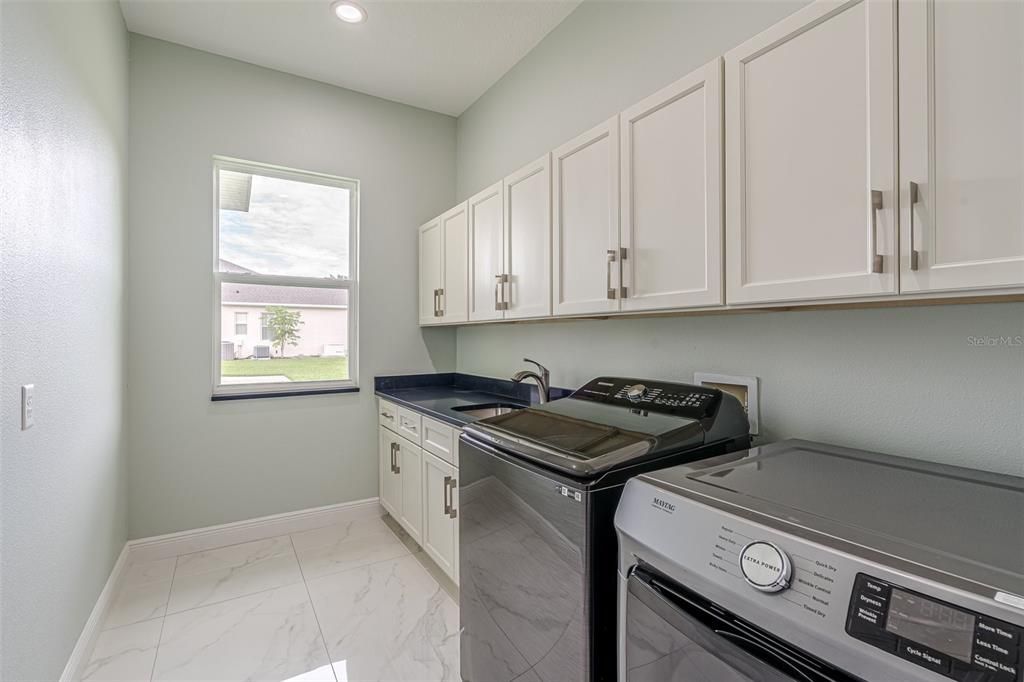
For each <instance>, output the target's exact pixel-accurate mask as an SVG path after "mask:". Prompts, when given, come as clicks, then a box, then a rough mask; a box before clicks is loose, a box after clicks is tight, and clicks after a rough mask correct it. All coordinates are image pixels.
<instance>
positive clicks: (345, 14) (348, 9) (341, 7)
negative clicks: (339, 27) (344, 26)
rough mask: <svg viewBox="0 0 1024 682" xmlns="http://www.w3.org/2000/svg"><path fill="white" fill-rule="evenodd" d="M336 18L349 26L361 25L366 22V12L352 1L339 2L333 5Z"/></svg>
mask: <svg viewBox="0 0 1024 682" xmlns="http://www.w3.org/2000/svg"><path fill="white" fill-rule="evenodd" d="M331 10H333V11H334V16H336V17H338V18H339V19H341V20H342V21H344V22H345V23H348V24H360V23H362V22H364V21H366V10H365V9H363V8H362V7H360V6H359V5H357V4H356V3H354V2H350V0H338V2H336V3H334V4H333V5H331Z"/></svg>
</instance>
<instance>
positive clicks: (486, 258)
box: [467, 182, 505, 322]
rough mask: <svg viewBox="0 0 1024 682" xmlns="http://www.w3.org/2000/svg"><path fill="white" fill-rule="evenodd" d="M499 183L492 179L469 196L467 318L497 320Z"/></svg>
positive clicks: (500, 236)
mask: <svg viewBox="0 0 1024 682" xmlns="http://www.w3.org/2000/svg"><path fill="white" fill-rule="evenodd" d="M501 188H502V183H500V182H496V183H494V184H493V185H491V186H490V187H488V188H487V189H485V190H483V191H482V192H480V193H478V194H477V195H475V196H473V197H472V198H470V200H469V201H468V202H467V205H468V213H469V319H470V320H471V321H474V322H478V321H483V320H500V319H501V318H502V317H503V316H504V313H503V306H502V305H501V298H500V297H501V293H502V281H501V280H502V275H503V274H504V273H505V261H504V255H505V254H504V248H503V246H504V237H503V234H504V229H505V213H504V202H503V200H502V192H501Z"/></svg>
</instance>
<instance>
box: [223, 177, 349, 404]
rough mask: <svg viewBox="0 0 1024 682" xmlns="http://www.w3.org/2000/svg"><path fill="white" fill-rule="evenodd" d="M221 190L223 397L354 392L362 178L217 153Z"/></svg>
mask: <svg viewBox="0 0 1024 682" xmlns="http://www.w3.org/2000/svg"><path fill="white" fill-rule="evenodd" d="M214 190H215V192H214V193H215V196H216V197H217V199H218V201H217V210H216V216H215V229H216V241H215V244H216V253H215V256H214V292H215V293H214V296H215V300H214V311H215V317H216V318H217V320H218V322H217V324H216V325H215V327H214V331H215V333H214V336H215V338H214V339H213V342H214V356H213V357H214V359H213V397H214V399H215V400H224V399H228V398H238V397H258V396H261V395H275V396H276V395H282V394H289V393H294V394H303V393H324V392H335V391H345V390H354V388H355V386H356V315H355V311H356V303H357V278H356V275H357V268H356V253H357V250H356V243H357V242H356V239H357V235H358V228H359V225H358V216H359V210H358V204H359V183H358V181H356V180H348V179H345V178H338V177H332V176H327V175H321V174H318V173H307V172H302V171H297V170H290V169H284V168H276V167H273V166H267V165H263V164H258V163H250V162H244V161H236V160H230V159H222V158H217V159H215V160H214ZM250 314H251V315H250ZM250 319H258V320H259V335H258V336H257V335H256V334H255V333H254V334H253V335H251V336H250V335H249V320H250ZM254 332H255V330H254Z"/></svg>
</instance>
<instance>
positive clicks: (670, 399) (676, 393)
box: [573, 377, 722, 419]
mask: <svg viewBox="0 0 1024 682" xmlns="http://www.w3.org/2000/svg"><path fill="white" fill-rule="evenodd" d="M573 397H574V398H583V399H586V400H593V401H596V402H602V403H609V404H613V405H622V406H625V407H629V408H631V409H633V410H642V411H645V412H657V413H661V414H673V415H679V416H683V417H690V418H692V419H703V418H705V417H708V416H710V415H712V414H714V412H715V410H716V409H717V408H718V405H719V403H720V402H721V400H722V393H721V391H719V390H717V389H711V388H707V387H706V386H693V385H691V384H676V383H668V382H663V381H651V380H647V379H643V380H641V379H626V378H618V377H601V378H599V379H594V380H593V381H591V382H590V383H588V384H587V385H586V386H584V387H583V388H581V389H579V390H578V391H576V392H575V393H573Z"/></svg>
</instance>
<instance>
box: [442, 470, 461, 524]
mask: <svg viewBox="0 0 1024 682" xmlns="http://www.w3.org/2000/svg"><path fill="white" fill-rule="evenodd" d="M445 478H447V479H448V487H449V494H448V499H449V500H450V501H449V502H448V518H452V519H454V518H458V516H459V511H458V510H457V509H456V508H455V486H456V485H458V481H456V480H455V479H454V478H453V477H451V476H446V477H445Z"/></svg>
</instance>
